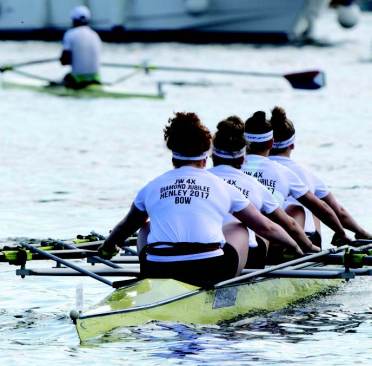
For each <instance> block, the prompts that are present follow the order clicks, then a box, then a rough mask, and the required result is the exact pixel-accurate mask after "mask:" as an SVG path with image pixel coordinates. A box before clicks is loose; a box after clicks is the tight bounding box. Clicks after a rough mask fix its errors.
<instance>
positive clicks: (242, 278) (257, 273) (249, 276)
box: [214, 245, 349, 288]
mask: <svg viewBox="0 0 372 366" xmlns="http://www.w3.org/2000/svg"><path fill="white" fill-rule="evenodd" d="M348 247H349V246H348V245H344V246H342V247H339V248H337V249H335V248H330V249H327V250H323V251H321V252H319V253H314V254H310V255H306V256H305V257H301V258H298V259H294V260H292V261H289V262H284V263H281V264H278V265H276V266H272V267H270V268H265V269H261V270H258V271H254V272H252V273H248V274H245V275H242V276H238V277H234V278H231V279H229V280H226V281H222V282H219V283H217V284H215V286H214V287H215V288H219V287H223V286H226V285H229V284H232V283H236V282H242V281H246V280H249V279H252V278H256V277H260V276H261V275H264V274H266V273H270V272H273V271H276V270H278V269H282V268H287V267H290V266H294V265H296V264H301V263H305V262H311V261H312V260H314V259H316V258H321V257H324V256H327V255H328V254H334V253H337V252H340V251H342V250H345V249H347V248H348Z"/></svg>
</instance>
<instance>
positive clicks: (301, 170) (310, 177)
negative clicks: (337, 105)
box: [270, 155, 329, 233]
mask: <svg viewBox="0 0 372 366" xmlns="http://www.w3.org/2000/svg"><path fill="white" fill-rule="evenodd" d="M270 160H272V161H276V162H277V163H279V164H282V165H284V166H286V167H287V168H289V169H290V170H292V171H293V172H294V173H295V174H297V175H298V176H299V177H300V178H301V180H302V181H303V182H304V183H305V184H306V185H307V186H308V187H309V190H310V191H311V192H312V193H314V195H315V196H316V197H318V198H319V199H322V198H324V197H325V196H327V195H328V193H329V190H328V187H327V186H326V185H325V183H324V182H323V181H322V180H321V179H320V178H318V177H317V176H316V175H314V174H313V173H312V172H310V170H309V169H307V168H306V167H304V166H303V165H301V164H298V163H296V162H295V161H293V160H292V159H290V158H288V157H285V156H277V155H274V156H270ZM285 204H286V207H288V206H289V205H298V206H302V207H303V205H302V204H301V203H300V202H298V201H297V200H296V199H294V198H293V197H289V198H288V199H287V201H286V203H285ZM304 212H305V227H304V230H305V231H306V232H308V233H312V232H314V231H316V228H315V224H314V218H313V214H312V213H311V211H310V210H308V209H307V208H306V207H304Z"/></svg>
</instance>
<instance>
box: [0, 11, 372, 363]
mask: <svg viewBox="0 0 372 366" xmlns="http://www.w3.org/2000/svg"><path fill="white" fill-rule="evenodd" d="M319 32H320V34H321V35H322V36H323V37H328V39H330V40H331V41H334V42H336V43H337V45H335V46H334V47H314V46H307V47H301V48H299V47H290V46H285V47H272V46H263V47H253V46H249V45H232V46H223V45H207V46H195V45H180V44H163V45H141V44H132V45H105V47H104V57H103V58H104V59H105V60H110V61H117V62H120V61H125V62H132V61H133V62H137V61H140V60H145V59H147V60H151V62H153V63H155V64H156V63H161V64H172V65H185V66H195V67H196V66H206V67H215V68H231V69H242V70H258V71H269V72H278V73H285V72H292V71H298V70H305V69H313V68H320V69H323V70H324V71H326V73H327V80H328V86H327V88H325V89H322V90H320V91H316V92H306V91H295V90H293V89H291V87H290V86H289V85H288V84H287V83H286V81H285V80H284V79H282V78H278V79H271V78H267V79H263V78H248V77H247V78H245V77H244V78H243V77H240V78H233V77H226V76H213V77H211V76H203V75H190V74H187V75H184V74H176V73H158V74H152V75H150V76H145V75H138V77H135V78H132V79H130V80H128V82H126V83H125V84H124V85H123V86H122V88H126V89H128V90H131V91H133V90H137V91H146V92H152V91H154V90H155V87H154V83H153V82H154V80H165V79H168V80H170V79H173V80H187V81H195V80H202V79H203V80H209V81H212V82H215V83H216V85H215V86H214V87H209V88H201V87H188V88H177V87H172V86H168V87H167V88H166V91H167V97H166V99H165V100H164V101H149V100H82V99H69V98H57V97H53V96H49V95H43V94H35V93H31V92H25V91H16V90H14V91H8V90H7V91H5V90H1V89H0V106H1V108H0V116H1V135H0V136H1V147H0V161H1V166H0V170H1V176H2V187H1V193H0V195H1V203H2V204H1V209H0V233H1V234H0V237H1V238H2V240H1V242H2V243H6V242H8V238H17V237H27V238H48V237H54V238H71V237H74V236H75V235H76V234H78V233H80V234H87V233H89V232H90V231H91V230H93V229H94V230H96V231H97V232H100V233H102V234H107V233H108V231H109V230H110V228H112V227H113V226H114V225H115V224H116V222H117V221H118V220H120V219H121V218H122V216H123V215H124V214H125V212H126V210H127V209H128V207H129V205H130V203H131V201H132V200H133V198H134V195H135V193H136V192H137V191H138V189H139V188H140V187H141V186H142V185H143V184H144V183H146V182H147V181H148V180H149V179H151V178H152V177H154V176H156V175H158V174H160V173H161V172H163V171H164V170H166V169H169V168H170V166H171V164H170V158H169V153H168V152H167V151H166V149H165V147H164V144H163V141H162V127H163V126H164V125H165V123H166V121H167V119H168V118H169V117H170V116H171V115H172V113H173V112H174V111H194V112H197V113H198V114H199V115H200V117H201V118H202V119H203V121H204V122H205V123H206V124H207V125H208V126H209V127H210V128H211V129H212V130H214V128H215V125H216V123H217V122H218V121H220V120H221V119H222V118H224V117H226V116H228V115H231V114H237V115H240V116H241V117H242V118H244V119H245V118H247V117H248V116H249V115H250V114H252V113H253V112H254V111H256V110H258V109H263V110H265V111H267V112H269V111H270V109H272V107H273V106H275V105H281V106H283V107H285V108H286V109H287V111H288V114H289V117H290V118H291V119H292V120H293V121H294V122H295V124H296V129H297V142H298V143H297V148H296V151H295V158H296V159H297V160H298V161H301V162H304V163H306V164H308V165H310V166H311V167H312V168H313V169H314V170H315V171H316V172H317V173H318V174H319V175H320V176H321V177H322V178H323V179H324V180H325V181H326V182H327V183H328V185H329V186H330V188H331V190H332V191H333V192H334V193H335V195H336V196H337V197H338V198H339V199H340V200H341V201H342V202H343V204H344V205H345V206H346V207H347V208H348V209H349V210H350V211H351V212H352V213H353V215H354V216H355V217H356V218H357V220H358V221H359V222H360V223H361V224H362V225H364V226H365V227H367V228H369V230H372V223H371V220H370V217H371V212H372V208H371V207H372V198H371V191H372V183H371V177H372V170H371V166H372V165H371V163H372V161H371V160H372V156H371V153H370V152H371V149H370V141H371V138H372V124H371V115H372V103H371V80H372V63H368V62H364V61H363V60H366V59H368V58H370V57H371V48H370V45H371V44H370V41H371V34H372V17H371V16H369V15H364V17H363V21H362V23H361V25H360V27H359V28H358V29H355V30H352V31H350V32H347V33H345V32H343V31H341V30H339V29H338V28H337V27H336V26H335V25H334V22H333V19H332V16H331V15H328V16H327V17H326V18H325V19H324V20H323V21H322V22H321V24H320V29H319ZM58 52H59V45H58V44H55V43H38V42H22V43H14V42H2V43H0V53H1V62H16V61H22V60H28V59H34V58H42V57H53V56H54V55H57V54H58ZM31 70H32V71H34V72H40V73H41V74H42V75H44V76H48V77H51V78H53V77H55V78H58V77H61V76H62V74H63V70H61V69H60V68H58V67H57V66H56V65H44V66H40V67H36V68H35V67H34V68H32V69H30V71H31ZM126 72H128V71H126V70H123V71H122V73H123V74H125V73H126ZM119 73H121V71H120V70H105V72H104V77H105V79H106V80H113V79H116V78H117V77H119V76H120V75H121V74H120V75H119ZM6 77H9V78H11V77H12V76H11V75H10V74H9V75H6ZM324 237H325V240H326V241H327V240H329V238H330V237H331V233H330V232H329V231H328V230H327V229H326V228H325V229H324ZM14 269H15V268H13V267H9V266H8V265H6V264H0V281H1V289H2V291H1V297H0V329H1V337H0V354H1V357H0V365H41V364H42V363H51V364H54V365H81V364H88V363H89V364H90V365H92V366H95V365H102V364H104V363H107V364H110V365H123V364H126V365H134V364H135V365H138V364H146V365H176V364H185V365H195V364H205V365H215V364H219V363H224V364H226V365H241V364H253V363H254V364H255V365H275V364H294V365H298V364H305V365H307V364H309V365H310V364H311V365H351V364H360V365H368V364H371V363H372V356H371V339H372V324H371V312H372V307H371V305H370V304H371V303H372V292H371V289H372V287H371V283H370V280H369V279H368V278H362V279H357V280H355V281H353V282H351V283H350V284H348V285H346V286H344V287H342V288H341V289H340V290H339V291H337V292H336V293H334V294H331V295H329V296H326V297H321V298H318V299H313V300H312V301H309V302H305V303H303V304H300V305H297V306H294V307H292V308H289V309H285V310H283V311H280V312H276V313H273V314H269V315H262V316H258V317H256V318H253V319H246V321H242V322H240V323H238V324H235V325H226V326H221V327H211V328H193V327H187V326H184V325H175V324H150V325H147V326H144V327H141V328H134V329H122V330H120V331H115V332H113V333H112V334H109V335H107V336H106V337H104V338H103V339H101V340H99V341H95V342H91V343H88V344H85V345H80V344H79V340H78V337H77V335H76V333H75V329H74V326H73V325H72V323H71V321H70V320H69V317H68V313H69V311H70V310H71V309H72V308H74V307H75V287H76V285H77V284H79V283H80V282H82V283H83V284H84V291H85V306H89V305H92V304H94V303H96V302H98V301H100V300H101V299H102V298H103V297H104V296H105V295H106V294H108V293H109V292H110V289H108V288H106V287H105V286H104V285H101V284H99V283H96V282H93V281H92V280H89V279H76V278H43V277H29V278H27V279H25V280H22V279H20V278H18V277H16V276H15V274H14Z"/></svg>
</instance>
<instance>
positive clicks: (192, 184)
mask: <svg viewBox="0 0 372 366" xmlns="http://www.w3.org/2000/svg"><path fill="white" fill-rule="evenodd" d="M249 203H250V201H249V200H248V199H246V198H245V197H244V196H243V195H242V194H241V193H240V192H239V191H238V190H237V189H235V188H233V187H232V186H230V185H229V184H227V183H225V182H224V181H223V180H222V179H220V178H218V177H216V176H215V175H213V174H211V173H209V172H208V171H207V170H206V169H199V168H194V167H191V166H183V167H181V168H177V169H172V170H170V171H168V172H166V173H164V174H163V175H161V176H159V177H157V178H155V179H154V180H153V181H151V182H150V183H148V184H147V185H146V186H145V187H143V188H142V189H141V190H140V191H139V193H138V194H137V197H136V198H135V200H134V205H135V206H136V207H137V208H138V209H139V210H141V211H146V212H147V214H148V215H149V217H150V234H149V236H148V239H147V241H148V243H157V242H171V243H177V242H194V243H195V242H196V243H222V244H223V243H225V237H224V235H223V232H222V225H223V221H224V218H225V216H226V215H227V214H228V213H233V212H239V211H241V210H243V209H244V208H246V207H247V206H248V205H249Z"/></svg>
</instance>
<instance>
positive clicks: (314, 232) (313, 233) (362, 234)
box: [270, 107, 372, 245]
mask: <svg viewBox="0 0 372 366" xmlns="http://www.w3.org/2000/svg"><path fill="white" fill-rule="evenodd" d="M270 122H271V125H272V127H273V132H274V144H273V148H272V149H271V151H270V160H272V161H276V162H277V163H280V164H282V165H284V166H286V167H287V168H289V169H290V170H291V171H293V172H294V173H296V174H297V175H298V176H299V177H300V178H301V179H302V181H303V182H305V183H306V184H307V186H308V187H309V189H310V191H311V192H312V193H314V195H315V196H317V197H318V198H319V199H321V200H322V201H324V202H326V203H327V204H328V206H330V207H331V208H332V209H333V211H334V212H335V214H336V215H337V217H338V219H339V220H340V222H341V224H342V225H343V227H344V228H345V229H348V230H350V231H352V232H354V233H355V238H356V239H371V238H372V235H371V234H370V233H368V232H367V231H366V230H364V229H363V228H362V227H361V226H360V225H359V224H358V223H357V222H356V221H355V220H354V218H353V217H352V216H351V214H350V213H349V212H348V211H347V210H346V209H345V208H344V207H342V206H341V205H340V203H339V202H338V201H337V199H336V198H335V196H334V195H333V194H332V193H331V192H330V191H329V190H328V187H327V186H326V185H325V184H324V182H323V181H322V180H321V179H320V178H318V177H317V176H316V175H315V174H313V173H312V172H311V171H310V170H309V169H307V168H306V167H304V166H303V165H300V164H298V163H297V162H295V161H294V160H292V159H291V154H292V152H293V150H294V147H295V132H296V131H295V128H294V125H293V123H292V121H291V120H289V119H288V118H287V115H286V113H285V111H284V109H283V108H280V107H275V108H274V109H273V110H272V115H271V119H270ZM286 210H287V212H288V213H289V214H290V215H291V216H292V217H294V218H295V219H296V221H297V222H299V223H300V224H301V225H302V227H303V228H304V230H305V231H306V232H307V233H308V235H309V237H311V238H312V239H313V241H314V242H316V243H318V245H320V243H321V236H320V222H319V219H318V218H317V217H316V216H314V215H313V214H312V213H311V212H310V211H309V210H308V209H307V208H306V207H304V206H303V205H302V204H301V203H300V202H298V201H297V200H296V199H294V198H293V197H289V198H288V200H287V202H286Z"/></svg>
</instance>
